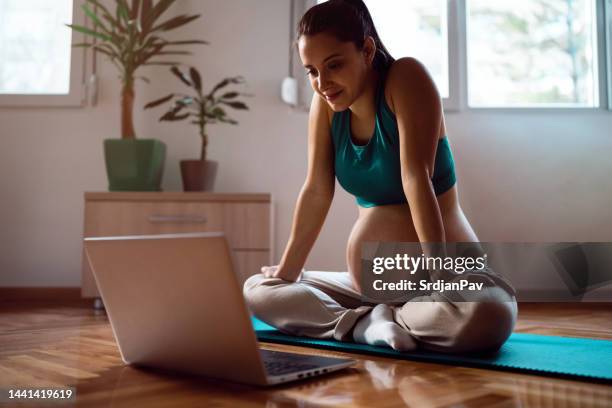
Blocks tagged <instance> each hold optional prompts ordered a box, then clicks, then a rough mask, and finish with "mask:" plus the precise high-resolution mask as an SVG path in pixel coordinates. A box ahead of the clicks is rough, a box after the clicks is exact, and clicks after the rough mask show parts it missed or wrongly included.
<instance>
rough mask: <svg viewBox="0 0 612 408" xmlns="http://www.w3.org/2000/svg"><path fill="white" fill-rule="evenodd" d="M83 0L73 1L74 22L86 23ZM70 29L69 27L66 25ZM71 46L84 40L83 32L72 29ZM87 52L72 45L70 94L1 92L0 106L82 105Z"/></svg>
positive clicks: (84, 97)
mask: <svg viewBox="0 0 612 408" xmlns="http://www.w3.org/2000/svg"><path fill="white" fill-rule="evenodd" d="M81 4H82V1H81V0H73V2H72V21H73V24H79V25H85V24H87V22H86V19H85V13H84V11H83V10H82V9H81ZM66 29H67V30H69V28H68V27H66ZM71 31H72V33H71V46H72V45H74V44H77V43H79V42H83V41H84V39H83V37H84V36H83V34H80V33H77V32H76V31H74V30H71ZM85 59H86V52H85V49H84V48H83V47H76V48H75V47H72V49H71V52H70V90H69V93H68V94H65V95H58V94H3V93H0V108H24V107H32V108H34V107H36V108H46V107H82V106H84V104H85V100H86V86H85V72H86V60H85Z"/></svg>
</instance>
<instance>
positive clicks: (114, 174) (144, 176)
mask: <svg viewBox="0 0 612 408" xmlns="http://www.w3.org/2000/svg"><path fill="white" fill-rule="evenodd" d="M104 159H105V162H106V174H107V175H108V190H109V191H161V180H162V175H163V172H164V162H165V159H166V145H165V144H164V143H162V142H160V141H159V140H155V139H127V140H124V139H106V140H104Z"/></svg>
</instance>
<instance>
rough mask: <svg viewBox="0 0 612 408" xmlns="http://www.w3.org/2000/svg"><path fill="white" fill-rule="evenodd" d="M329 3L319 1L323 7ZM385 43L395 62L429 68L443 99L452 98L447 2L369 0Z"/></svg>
mask: <svg viewBox="0 0 612 408" xmlns="http://www.w3.org/2000/svg"><path fill="white" fill-rule="evenodd" d="M324 1H325V0H318V3H323V2H324ZM364 2H365V4H366V6H367V7H368V10H369V11H370V14H371V15H372V20H374V25H375V26H376V30H377V31H378V35H379V36H380V39H381V41H382V42H383V44H384V45H385V47H387V49H388V50H389V52H390V53H391V55H392V56H393V57H394V58H396V59H397V58H401V57H406V56H411V57H415V58H417V59H418V60H419V61H421V62H423V64H424V65H425V66H426V67H427V70H428V71H429V73H430V74H431V76H432V77H433V79H434V82H435V83H436V86H437V88H438V91H439V92H440V96H441V97H442V98H443V99H448V98H449V97H450V87H449V75H448V71H449V70H448V67H449V61H448V18H447V0H411V1H397V0H365V1H364Z"/></svg>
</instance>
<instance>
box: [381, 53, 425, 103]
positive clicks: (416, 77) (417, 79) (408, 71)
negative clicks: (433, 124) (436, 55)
mask: <svg viewBox="0 0 612 408" xmlns="http://www.w3.org/2000/svg"><path fill="white" fill-rule="evenodd" d="M423 80H426V81H427V82H429V81H433V80H432V79H431V76H430V74H429V72H428V71H427V68H425V65H423V63H421V61H419V60H418V59H416V58H413V57H402V58H399V59H397V60H395V61H393V63H392V64H391V66H390V67H389V70H388V71H387V79H386V83H385V99H386V100H387V105H389V107H390V108H391V110H392V111H393V113H394V114H396V110H395V104H394V103H393V94H394V93H406V92H409V93H413V94H414V93H415V92H418V91H419V89H420V87H419V86H418V84H419V83H422V82H423Z"/></svg>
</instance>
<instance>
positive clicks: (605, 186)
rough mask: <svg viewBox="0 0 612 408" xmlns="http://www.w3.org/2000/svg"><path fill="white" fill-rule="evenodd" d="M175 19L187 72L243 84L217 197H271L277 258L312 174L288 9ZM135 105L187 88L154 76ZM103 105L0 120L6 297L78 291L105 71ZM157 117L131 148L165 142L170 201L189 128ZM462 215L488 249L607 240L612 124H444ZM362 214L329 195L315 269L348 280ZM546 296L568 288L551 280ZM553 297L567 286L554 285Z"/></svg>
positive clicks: (489, 116)
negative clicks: (239, 79)
mask: <svg viewBox="0 0 612 408" xmlns="http://www.w3.org/2000/svg"><path fill="white" fill-rule="evenodd" d="M173 11H174V12H201V13H202V14H203V18H202V19H200V20H199V22H197V23H194V24H193V26H188V27H186V28H185V29H183V30H182V31H181V34H180V35H178V36H177V37H181V38H183V39H187V38H191V37H194V36H195V37H200V38H203V39H205V40H208V41H210V42H211V45H210V46H201V48H198V49H197V52H196V54H195V55H194V56H193V57H192V58H191V59H188V60H186V61H187V62H189V63H191V64H195V65H197V66H198V67H200V69H201V71H202V72H203V75H204V84H205V86H210V85H211V84H213V83H216V82H217V81H218V80H219V79H221V78H222V77H224V76H228V75H243V76H244V77H245V78H246V80H247V82H248V84H249V87H248V91H249V92H251V93H254V94H255V95H256V96H255V97H254V98H252V99H250V100H248V103H249V105H250V106H251V110H250V111H249V112H245V113H243V112H242V111H240V112H237V113H236V114H235V115H234V116H235V118H236V119H238V120H239V122H240V125H239V126H237V127H234V126H214V127H210V129H209V132H208V133H209V135H210V144H209V146H210V147H209V157H210V158H211V159H215V160H218V161H219V162H220V167H219V172H218V179H217V187H218V188H217V191H221V192H236V191H241V192H242V191H245V192H271V193H272V194H273V196H274V200H275V202H276V207H277V211H276V225H277V230H276V242H275V243H274V245H275V250H276V254H277V258H278V257H279V256H280V254H281V252H282V250H283V248H284V244H285V242H286V239H287V237H288V234H289V228H290V223H291V215H292V212H293V206H294V202H295V199H296V197H297V193H298V191H299V189H300V187H301V183H302V181H303V178H304V175H305V171H306V132H307V116H306V114H305V113H304V112H294V111H292V110H291V109H290V108H288V107H287V106H285V105H283V104H282V103H281V102H280V99H279V97H278V93H279V84H280V81H281V79H282V78H283V77H284V76H285V75H286V72H287V60H286V59H287V50H288V46H289V45H288V37H289V24H288V21H287V19H288V13H289V2H288V1H285V0H265V1H257V2H255V1H245V0H227V1H224V2H221V1H216V0H206V1H200V0H181V2H179V4H178V5H177V6H176V10H173ZM147 73H148V76H149V77H151V78H152V79H153V84H152V85H149V86H147V85H144V86H142V85H139V87H138V90H137V101H136V102H137V106H138V107H140V106H142V105H143V104H144V103H146V102H148V101H150V100H152V99H154V98H156V97H159V96H163V95H164V94H165V92H168V91H174V90H176V89H179V88H180V87H181V84H180V83H178V81H176V80H175V79H174V78H173V77H172V76H171V75H170V74H169V73H167V72H166V70H165V69H162V68H160V69H157V68H156V69H150V70H148V71H147ZM99 74H100V79H101V86H100V100H99V104H98V106H96V107H93V108H92V107H86V108H79V109H6V108H5V109H2V108H0V151H2V152H3V154H2V160H0V188H1V191H2V206H1V211H0V226H1V229H0V248H1V249H0V286H78V285H80V278H81V277H80V255H81V252H80V248H81V244H80V239H81V233H82V217H83V204H82V201H83V192H85V191H103V190H105V189H106V175H105V170H104V163H103V157H102V141H103V139H105V138H109V137H117V136H118V134H119V116H118V115H119V109H118V103H119V98H118V91H119V85H118V81H117V79H116V73H115V71H114V68H113V67H112V66H111V65H110V64H107V63H106V62H105V61H104V62H102V63H100V72H99ZM160 113H161V109H160V110H157V111H155V112H152V111H147V112H143V111H142V110H141V109H140V108H137V109H136V129H137V132H138V136H139V137H141V138H144V137H154V138H159V139H161V140H162V141H164V142H166V143H167V146H168V157H167V165H166V172H165V175H164V181H163V188H164V190H180V188H181V185H180V175H179V169H178V161H179V160H180V159H183V158H192V157H193V158H196V157H197V155H198V152H199V139H198V136H197V133H196V129H195V128H194V127H192V126H190V125H188V124H177V123H170V124H168V123H158V122H157V117H158V116H159V114H160ZM447 127H448V132H449V138H450V140H451V144H452V147H453V151H454V154H455V159H456V162H457V172H458V178H459V186H460V198H461V202H462V205H463V208H464V210H465V212H466V214H467V216H468V218H469V219H470V221H471V222H472V224H473V226H474V228H475V230H476V231H477V233H478V235H479V237H480V238H481V240H483V241H518V242H521V241H553V242H554V241H580V240H584V241H612V215H611V213H610V204H611V203H612V180H611V178H610V175H611V174H612V160H610V156H609V154H610V153H609V152H611V151H612V135H611V133H610V130H609V129H610V128H612V114H610V113H607V112H606V113H602V112H593V113H589V112H584V113H571V114H559V113H549V114H531V113H486V112H462V113H448V114H447ZM356 215H357V210H356V207H355V204H354V201H353V199H352V197H349V196H348V194H347V193H346V192H344V191H343V190H341V188H340V187H338V188H337V193H336V199H335V202H334V204H333V207H332V210H331V213H330V215H329V218H328V221H327V222H326V225H325V227H324V230H323V232H322V234H321V236H320V238H319V240H318V241H317V244H316V246H315V249H314V250H313V252H312V255H311V257H310V258H309V260H308V264H307V267H308V268H311V269H328V270H343V269H345V266H344V249H345V243H346V238H347V236H348V233H349V231H350V228H351V224H352V221H353V220H354V219H355V217H356ZM543 282H544V283H543V284H544V285H548V284H550V285H551V287H562V284H561V282H560V280H559V278H556V277H543ZM559 285H561V286H559Z"/></svg>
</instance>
